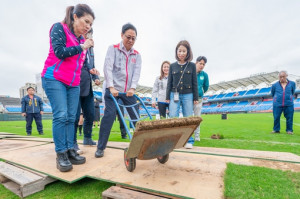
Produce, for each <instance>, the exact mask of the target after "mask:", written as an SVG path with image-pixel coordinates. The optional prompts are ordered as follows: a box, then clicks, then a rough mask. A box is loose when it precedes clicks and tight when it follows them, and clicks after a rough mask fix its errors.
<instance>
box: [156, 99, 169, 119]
mask: <svg viewBox="0 0 300 199" xmlns="http://www.w3.org/2000/svg"><path fill="white" fill-rule="evenodd" d="M157 104H158V110H159V115H160V117H164V118H166V112H167V108H169V104H166V103H161V102H158V103H157Z"/></svg>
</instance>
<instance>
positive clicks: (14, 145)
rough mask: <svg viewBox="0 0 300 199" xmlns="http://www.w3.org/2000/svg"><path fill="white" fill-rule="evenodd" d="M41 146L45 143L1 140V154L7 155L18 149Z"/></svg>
mask: <svg viewBox="0 0 300 199" xmlns="http://www.w3.org/2000/svg"><path fill="white" fill-rule="evenodd" d="M41 144H45V143H41V142H34V141H21V140H7V139H0V154H1V153H6V152H7V151H13V150H16V149H22V148H28V147H33V146H39V145H41Z"/></svg>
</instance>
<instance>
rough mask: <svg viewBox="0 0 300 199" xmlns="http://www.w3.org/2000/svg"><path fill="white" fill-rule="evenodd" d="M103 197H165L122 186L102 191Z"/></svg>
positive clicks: (152, 198)
mask: <svg viewBox="0 0 300 199" xmlns="http://www.w3.org/2000/svg"><path fill="white" fill-rule="evenodd" d="M102 198H103V199H132V198H134V199H163V198H165V197H160V196H155V195H152V194H147V193H142V192H139V191H134V190H130V189H124V188H122V187H117V186H112V187H110V188H109V189H107V190H105V191H103V192H102Z"/></svg>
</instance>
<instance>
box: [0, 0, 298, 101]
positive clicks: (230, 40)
mask: <svg viewBox="0 0 300 199" xmlns="http://www.w3.org/2000/svg"><path fill="white" fill-rule="evenodd" d="M82 2H84V3H87V4H88V5H89V6H90V7H91V8H92V9H93V11H94V13H95V15H96V19H95V21H94V25H93V28H94V41H95V47H94V51H95V62H96V68H97V69H98V70H99V71H100V72H101V75H102V74H103V63H104V57H105V54H106V50H107V48H108V46H109V45H111V44H117V43H119V42H120V41H121V36H120V34H121V27H122V25H123V24H125V23H127V22H131V23H132V24H134V25H135V26H136V28H137V32H138V37H137V38H138V39H137V41H136V43H135V46H134V48H135V49H136V50H138V51H139V52H140V53H141V55H142V62H143V63H142V72H141V78H140V81H139V83H140V84H141V85H145V86H152V85H153V83H154V80H155V77H156V76H158V75H159V71H160V65H161V63H162V62H163V61H164V60H169V61H171V62H174V61H175V47H176V45H177V43H178V42H179V41H180V40H183V39H186V40H188V41H189V42H190V44H191V47H192V50H193V53H194V59H193V61H195V59H196V57H197V56H199V55H205V56H206V57H207V59H208V63H207V65H206V67H205V71H206V72H207V73H208V75H209V78H210V83H211V84H213V83H218V82H221V81H227V80H234V79H237V78H243V77H249V76H250V75H252V74H257V73H262V72H273V71H278V70H287V71H288V72H289V73H291V74H294V75H300V70H299V64H300V12H299V8H300V1H299V0H181V1H178V0H151V1H143V0H135V1H131V0H127V1H123V0H106V1H103V0H97V1H96V0H94V1H75V0H68V1H63V0H51V1H50V0H49V1H45V0H43V1H41V0H35V1H34V0H27V1H24V0H13V1H11V0H10V1H8V0H1V8H2V9H1V12H0V27H1V32H0V35H1V36H0V58H1V59H0V69H1V70H0V95H10V96H12V97H19V91H18V90H19V88H20V87H21V86H23V85H24V84H25V83H26V82H33V83H35V75H36V74H37V73H40V72H41V71H42V69H43V66H44V62H45V59H46V57H47V54H48V50H49V29H50V27H51V25H52V24H53V23H56V22H60V21H62V19H63V18H64V16H65V9H66V7H67V6H69V5H76V4H77V3H82Z"/></svg>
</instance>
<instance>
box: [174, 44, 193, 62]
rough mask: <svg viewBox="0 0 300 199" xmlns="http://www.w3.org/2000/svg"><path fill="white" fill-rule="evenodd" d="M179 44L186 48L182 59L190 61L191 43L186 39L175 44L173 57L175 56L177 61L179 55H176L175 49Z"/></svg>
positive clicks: (191, 54) (191, 53) (191, 57)
mask: <svg viewBox="0 0 300 199" xmlns="http://www.w3.org/2000/svg"><path fill="white" fill-rule="evenodd" d="M180 46H184V47H186V49H187V55H186V58H185V59H184V61H188V62H189V61H192V59H193V52H192V49H191V45H190V43H189V42H188V41H187V40H182V41H180V42H179V43H178V44H177V46H176V49H175V58H176V60H177V61H179V57H178V56H177V50H178V48H179V47H180Z"/></svg>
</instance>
